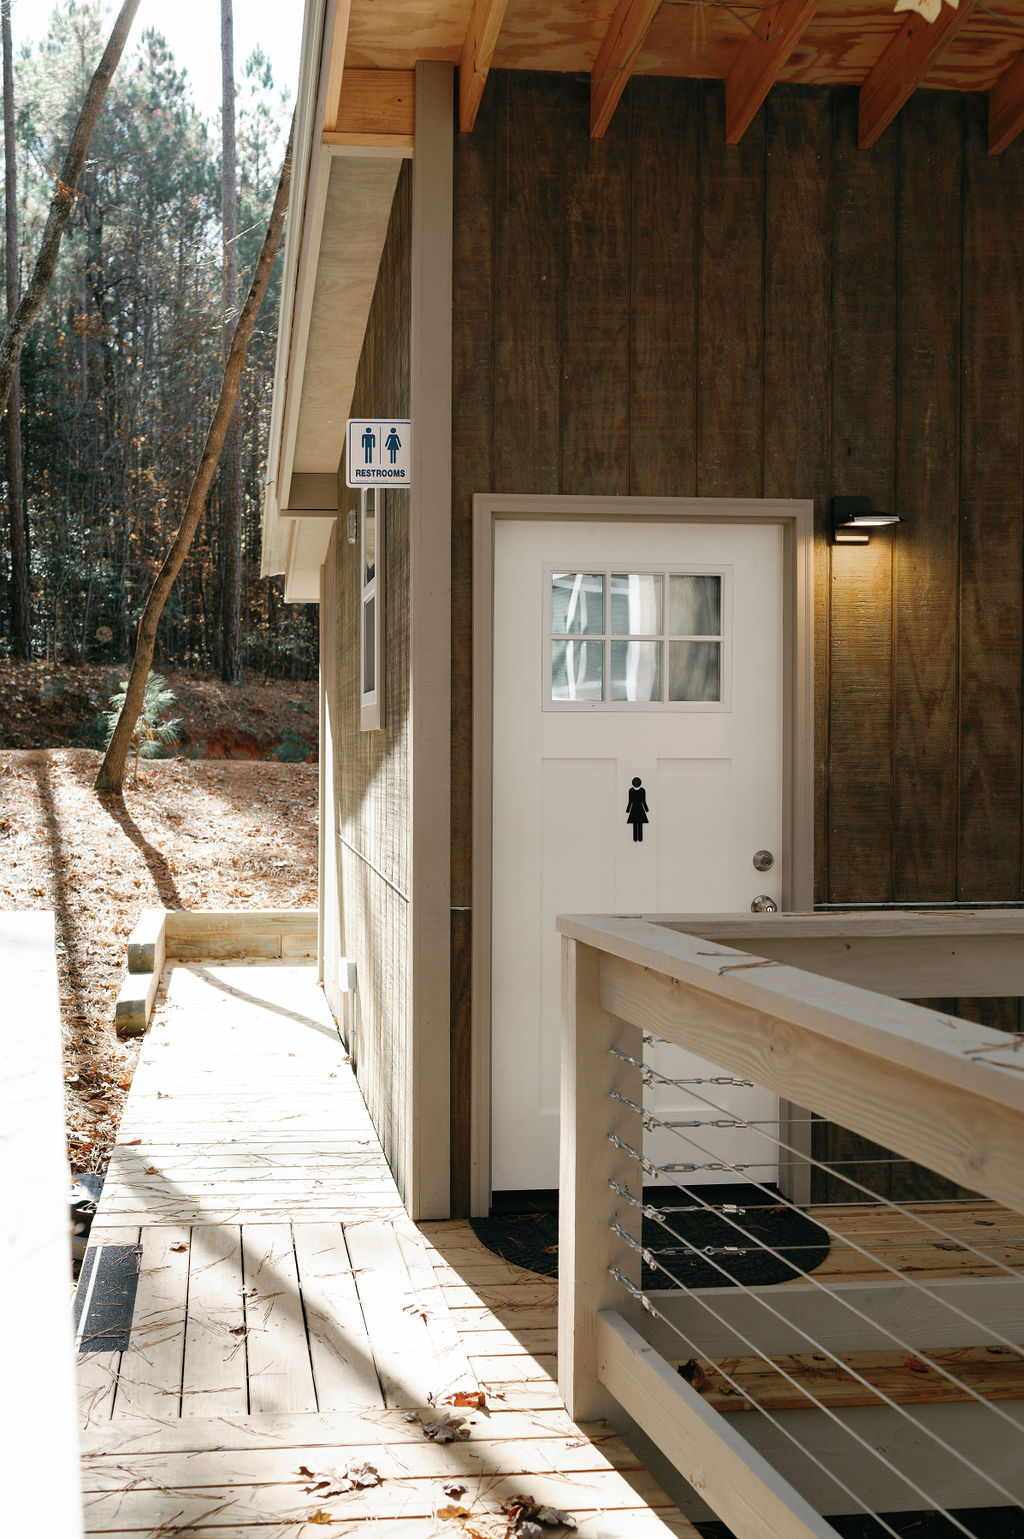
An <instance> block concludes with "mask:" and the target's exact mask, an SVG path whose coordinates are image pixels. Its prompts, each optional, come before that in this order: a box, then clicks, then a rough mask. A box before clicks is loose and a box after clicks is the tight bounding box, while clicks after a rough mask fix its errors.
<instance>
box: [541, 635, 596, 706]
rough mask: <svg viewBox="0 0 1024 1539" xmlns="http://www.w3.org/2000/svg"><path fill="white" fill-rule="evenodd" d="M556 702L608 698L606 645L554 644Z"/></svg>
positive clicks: (560, 642)
mask: <svg viewBox="0 0 1024 1539" xmlns="http://www.w3.org/2000/svg"><path fill="white" fill-rule="evenodd" d="M551 698H552V700H602V699H603V698H604V642H603V641H553V642H552V643H551Z"/></svg>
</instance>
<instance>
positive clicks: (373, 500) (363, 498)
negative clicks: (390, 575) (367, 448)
mask: <svg viewBox="0 0 1024 1539" xmlns="http://www.w3.org/2000/svg"><path fill="white" fill-rule="evenodd" d="M371 513H372V515H373V576H372V577H371V578H370V579H369V580H368V581H367V580H366V526H367V520H368V517H369V515H370V514H371ZM358 550H359V578H360V586H359V730H360V731H361V732H380V731H381V730H382V729H383V726H384V494H383V489H382V488H380V487H377V486H364V487H361V488H360V492H359V540H358ZM370 604H372V605H373V620H372V627H373V629H372V635H373V688H372V689H367V688H366V687H365V685H366V677H367V655H366V639H367V634H368V631H367V617H366V611H367V608H368V607H369V605H370Z"/></svg>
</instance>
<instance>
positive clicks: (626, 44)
mask: <svg viewBox="0 0 1024 1539" xmlns="http://www.w3.org/2000/svg"><path fill="white" fill-rule="evenodd" d="M660 4H661V0H619V3H618V5H617V6H616V7H615V14H614V16H613V17H612V19H611V21H610V23H609V25H608V31H607V32H606V33H605V35H604V42H603V43H602V44H601V47H600V48H599V49H598V52H597V58H596V59H595V60H594V67H593V69H592V70H591V71H590V137H591V138H592V139H600V138H601V137H602V135H603V134H604V132H605V129H606V128H607V127H608V124H609V123H610V122H611V120H612V117H613V115H614V112H615V109H616V107H617V106H618V105H619V97H620V96H621V95H622V93H623V91H624V90H625V89H626V85H627V83H628V81H629V77H630V75H631V74H632V73H633V66H634V64H635V63H636V59H637V54H638V53H639V52H640V50H641V48H642V47H643V43H644V38H645V37H646V36H647V29H648V27H649V26H650V25H651V22H652V21H653V20H654V15H655V12H656V11H657V9H658V7H659V5H660Z"/></svg>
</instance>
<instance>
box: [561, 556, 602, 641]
mask: <svg viewBox="0 0 1024 1539" xmlns="http://www.w3.org/2000/svg"><path fill="white" fill-rule="evenodd" d="M551 630H552V634H553V635H555V636H600V635H601V633H602V631H603V630H604V573H603V572H553V573H552V574H551Z"/></svg>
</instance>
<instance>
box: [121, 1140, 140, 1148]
mask: <svg viewBox="0 0 1024 1539" xmlns="http://www.w3.org/2000/svg"><path fill="white" fill-rule="evenodd" d="M141 1142H142V1139H141V1138H126V1139H125V1141H124V1143H123V1144H122V1145H121V1147H122V1149H130V1148H131V1147H132V1145H133V1144H141Z"/></svg>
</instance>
